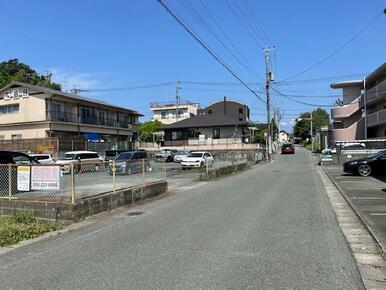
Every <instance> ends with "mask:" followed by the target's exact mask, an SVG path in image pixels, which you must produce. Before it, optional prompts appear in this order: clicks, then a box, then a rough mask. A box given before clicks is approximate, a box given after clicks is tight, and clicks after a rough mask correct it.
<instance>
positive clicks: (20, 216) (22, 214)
mask: <svg viewBox="0 0 386 290" xmlns="http://www.w3.org/2000/svg"><path fill="white" fill-rule="evenodd" d="M12 219H13V220H14V221H15V223H18V224H32V223H34V222H36V218H35V216H34V212H33V211H32V210H18V209H13V213H12Z"/></svg>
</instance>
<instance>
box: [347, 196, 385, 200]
mask: <svg viewBox="0 0 386 290" xmlns="http://www.w3.org/2000/svg"><path fill="white" fill-rule="evenodd" d="M350 199H364V200H366V199H369V200H372V199H374V200H377V199H386V197H360V196H354V197H350Z"/></svg>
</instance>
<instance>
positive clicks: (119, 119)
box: [0, 82, 142, 148]
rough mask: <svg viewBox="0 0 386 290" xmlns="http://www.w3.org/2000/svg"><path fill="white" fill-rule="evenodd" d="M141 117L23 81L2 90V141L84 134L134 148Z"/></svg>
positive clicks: (95, 101)
mask: <svg viewBox="0 0 386 290" xmlns="http://www.w3.org/2000/svg"><path fill="white" fill-rule="evenodd" d="M139 116H142V115H141V114H140V113H138V112H136V111H134V110H130V109H126V108H122V107H118V106H115V105H111V104H107V103H105V102H102V101H98V100H93V99H89V98H85V97H81V96H78V95H73V94H69V93H66V92H62V91H57V90H52V89H48V88H45V87H40V86H35V85H30V84H24V83H20V82H11V83H10V84H9V85H7V86H6V87H4V88H2V89H0V140H15V139H30V138H51V137H57V138H58V139H59V141H60V140H63V141H68V140H71V139H72V138H79V137H83V138H84V139H85V140H89V141H102V142H104V141H105V142H109V143H111V144H115V146H114V147H119V148H131V147H132V144H133V142H134V139H135V138H136V134H137V124H138V118H139Z"/></svg>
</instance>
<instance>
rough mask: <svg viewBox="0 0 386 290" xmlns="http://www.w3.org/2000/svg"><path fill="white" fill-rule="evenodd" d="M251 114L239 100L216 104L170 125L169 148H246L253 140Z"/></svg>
mask: <svg viewBox="0 0 386 290" xmlns="http://www.w3.org/2000/svg"><path fill="white" fill-rule="evenodd" d="M249 114H250V110H249V108H248V106H247V105H246V104H243V103H241V102H239V101H235V100H227V99H226V98H225V97H224V99H223V100H221V101H216V102H214V103H212V104H210V105H208V106H207V107H206V108H205V109H200V110H199V111H198V114H197V115H196V116H192V117H190V118H187V119H185V120H182V121H179V122H176V123H173V124H169V125H166V126H165V127H164V131H165V135H164V145H165V146H195V145H221V144H226V143H230V142H232V143H237V144H242V143H243V142H244V141H246V139H247V138H248V137H249V135H248V132H249V130H248V125H249V123H250V122H249Z"/></svg>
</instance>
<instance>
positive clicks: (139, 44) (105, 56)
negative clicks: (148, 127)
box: [0, 0, 386, 129]
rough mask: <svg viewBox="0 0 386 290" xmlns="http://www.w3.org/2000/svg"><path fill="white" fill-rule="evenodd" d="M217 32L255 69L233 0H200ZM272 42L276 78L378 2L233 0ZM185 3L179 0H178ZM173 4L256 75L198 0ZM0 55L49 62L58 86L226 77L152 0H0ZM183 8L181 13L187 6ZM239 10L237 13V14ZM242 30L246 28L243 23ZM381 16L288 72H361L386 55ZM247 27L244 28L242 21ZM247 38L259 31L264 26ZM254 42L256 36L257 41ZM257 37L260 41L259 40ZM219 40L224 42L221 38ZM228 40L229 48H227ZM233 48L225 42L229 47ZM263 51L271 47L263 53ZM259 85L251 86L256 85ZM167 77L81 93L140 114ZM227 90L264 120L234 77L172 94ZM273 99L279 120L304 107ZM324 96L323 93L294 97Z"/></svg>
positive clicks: (308, 89) (44, 67) (165, 93)
mask: <svg viewBox="0 0 386 290" xmlns="http://www.w3.org/2000/svg"><path fill="white" fill-rule="evenodd" d="M203 1H204V2H205V4H206V6H207V8H208V9H209V11H210V12H211V13H212V15H213V16H214V18H215V19H216V21H217V22H218V23H219V24H220V26H221V27H222V29H223V31H225V32H226V34H227V35H228V36H229V38H230V39H231V41H232V42H233V44H234V45H235V46H236V47H237V49H238V50H239V52H240V53H241V54H242V55H243V57H244V58H245V59H246V60H247V61H248V63H249V65H250V66H252V67H253V69H254V70H255V71H256V72H257V73H258V74H259V75H260V77H262V76H264V58H263V52H262V49H261V47H259V46H258V44H256V41H254V39H253V38H252V36H251V35H250V34H248V32H247V31H246V29H245V27H244V26H243V25H242V24H241V23H240V22H239V21H238V19H237V18H236V16H235V15H234V14H233V12H232V11H231V9H230V7H229V5H228V4H227V3H230V6H231V7H233V10H234V11H236V12H237V13H240V11H239V10H237V6H235V1H234V0H227V1H225V0H224V1H220V0H211V1H208V0H203ZM245 1H247V2H248V4H249V6H250V7H251V8H252V11H253V13H254V15H255V17H256V19H258V21H259V23H260V25H261V26H262V27H263V29H264V31H265V33H266V34H267V35H268V38H269V39H270V41H271V42H272V43H273V44H275V45H276V46H277V49H276V63H277V65H275V66H274V69H275V73H276V78H277V80H278V81H280V80H283V79H285V78H287V77H289V76H292V75H294V74H296V73H298V72H299V71H302V70H304V69H305V68H307V67H308V66H310V65H311V64H313V63H315V62H316V61H318V60H320V59H321V58H323V57H325V56H326V55H328V54H329V53H331V52H332V51H334V50H335V49H336V48H338V47H340V46H341V45H342V44H344V43H345V42H346V41H347V40H348V39H350V38H351V37H352V36H353V35H354V34H355V33H357V32H358V31H359V30H361V29H362V28H363V27H364V26H365V25H366V24H367V23H368V22H369V21H370V20H371V19H372V18H374V17H375V16H376V15H377V14H378V13H380V12H381V11H382V10H383V9H384V8H385V7H384V6H385V5H384V4H385V2H384V1H381V0H372V1H359V0H340V1H336V0H323V1H321V0H320V1H309V0H299V1H288V0H278V1H257V0H239V1H238V2H237V3H238V4H239V7H241V9H242V11H243V12H244V13H245V14H244V15H245V16H246V17H245V18H243V19H244V21H245V19H248V20H249V22H250V23H254V21H255V20H254V18H253V16H252V14H248V13H250V11H249V10H247V5H246V2H245ZM187 3H188V4H187ZM168 4H169V5H171V6H172V7H173V8H174V9H175V10H176V11H177V13H178V14H179V15H180V16H181V17H183V19H184V20H185V21H186V23H188V24H189V25H190V26H191V27H192V28H193V29H194V30H195V31H196V32H198V33H199V34H200V36H202V38H203V39H204V40H205V41H206V42H207V43H208V44H209V45H210V46H211V47H212V48H213V49H214V50H215V51H216V52H218V54H219V55H220V56H221V57H222V58H223V59H224V61H225V62H226V63H227V64H229V65H231V66H232V67H233V68H234V70H235V71H236V72H237V73H238V74H239V75H240V76H242V78H243V79H244V80H245V81H247V82H260V81H261V80H260V79H259V78H258V77H257V76H256V74H254V73H252V72H250V71H248V70H245V69H243V67H239V66H238V65H237V63H236V62H235V61H234V59H233V58H232V56H231V55H229V54H227V53H226V52H224V50H223V49H222V46H221V45H220V44H219V43H218V42H216V39H215V38H214V37H213V36H212V35H211V34H209V33H208V32H207V30H205V29H204V28H203V27H202V26H201V25H200V23H202V22H200V23H197V22H195V19H196V18H195V17H194V15H195V14H194V12H192V11H191V10H189V9H191V8H189V4H190V5H192V6H193V7H194V9H196V11H198V13H199V14H200V15H201V17H202V18H203V19H204V20H205V21H206V22H207V23H208V24H209V25H210V27H211V28H210V29H212V30H213V31H214V32H215V35H216V36H217V37H220V38H221V39H222V41H225V42H226V41H227V40H226V39H225V38H224V36H223V35H222V34H221V31H220V30H218V28H217V26H216V25H215V23H214V22H213V21H212V19H211V18H210V16H209V15H208V14H207V13H206V11H205V7H204V6H203V5H202V3H201V2H200V0H169V1H168ZM0 7H1V10H2V11H8V12H7V13H2V17H0V27H1V28H2V29H0V61H3V60H8V59H10V58H19V59H20V61H22V62H24V63H27V64H29V65H30V66H31V67H33V68H35V69H37V70H38V71H39V72H41V73H44V72H45V71H51V72H53V73H54V75H55V79H56V80H57V81H60V82H61V83H62V84H63V87H64V89H72V88H73V87H77V88H85V89H96V88H116V87H130V86H138V85H146V84H155V83H163V82H174V81H176V80H183V81H197V82H200V81H201V82H235V80H234V79H233V77H232V76H230V74H229V73H228V72H227V71H225V70H224V68H223V67H222V66H220V65H219V64H218V63H217V62H215V61H214V60H213V59H212V58H211V57H210V56H209V55H208V53H206V52H205V51H204V50H203V49H202V48H201V47H200V46H199V45H198V44H197V43H196V42H195V41H194V40H193V39H192V38H191V37H190V36H189V35H188V34H187V33H186V32H185V31H183V30H182V28H181V27H180V26H178V25H177V23H176V22H175V21H174V20H173V19H172V18H171V17H170V16H169V15H168V14H167V13H166V12H165V11H164V10H163V9H162V8H161V6H160V5H159V4H157V2H156V1H155V0H137V1H135V0H130V1H123V0H114V1H95V0H94V1H91V0H84V1H75V0H67V1H48V0H47V1H46V0H37V1H19V0H12V1H11V0H0ZM189 12H190V13H189ZM239 16H241V14H239ZM244 25H246V27H248V29H252V28H251V27H250V26H248V23H247V22H245V24H244ZM385 27H386V15H381V17H379V18H378V19H377V21H375V22H374V23H373V24H372V25H371V26H370V27H369V29H367V30H366V31H365V32H364V33H362V34H361V35H360V36H359V37H358V38H357V39H356V40H354V41H353V42H352V43H351V44H350V45H348V46H347V47H346V48H345V49H344V50H342V51H341V52H339V53H338V54H336V55H335V56H334V57H332V58H330V59H329V60H327V61H325V62H324V63H322V64H321V65H319V66H317V67H315V68H314V69H312V70H310V71H309V72H307V73H305V74H303V75H301V76H298V77H297V78H296V79H294V80H304V79H314V78H321V77H331V76H340V75H351V74H358V76H355V77H353V78H354V79H356V78H361V76H360V75H361V74H365V73H367V72H371V71H372V70H374V69H375V68H376V67H377V66H379V65H380V64H381V63H383V62H384V61H385V60H386V59H385V56H386V37H385V36H386V35H385V31H386V29H385ZM251 31H252V30H251ZM258 35H259V36H257V34H253V37H256V38H257V37H260V38H262V39H265V38H264V35H263V34H262V33H261V32H260V34H258ZM259 42H261V43H260V45H265V44H266V43H263V42H262V41H260V40H259ZM265 42H267V41H265ZM227 46H228V47H231V46H230V44H229V43H227ZM231 48H232V47H231ZM233 53H234V54H236V52H235V51H233ZM272 59H273V55H272ZM342 79H344V78H342V77H340V78H339V77H338V78H336V79H331V80H328V81H323V82H321V81H320V82H312V83H308V84H291V85H282V86H279V87H277V88H278V89H279V90H280V91H281V92H283V93H285V94H298V95H301V94H303V95H307V96H310V95H323V96H324V95H335V94H338V93H339V92H338V91H334V90H331V89H330V88H329V84H330V83H331V82H334V81H339V80H342ZM261 87H262V86H261V85H256V86H255V87H254V88H255V89H257V90H262V88H261ZM174 92H175V88H174V85H169V86H165V87H159V88H152V89H142V90H131V91H108V92H92V93H86V94H85V96H88V97H93V98H97V99H102V100H105V101H108V102H111V103H115V104H118V105H121V106H126V107H129V108H133V109H137V110H138V111H140V112H142V113H144V114H145V115H146V117H145V118H144V119H143V121H144V120H146V118H149V117H150V111H149V109H148V108H149V103H150V102H153V101H168V100H172V99H173V98H174V96H175V95H174ZM223 96H228V97H229V98H232V99H237V100H240V101H243V102H246V103H247V104H248V105H249V106H250V107H251V108H252V116H251V117H252V119H253V120H260V121H263V120H264V119H265V117H264V115H263V113H264V104H263V103H261V102H259V101H256V97H255V96H253V95H252V94H250V93H248V91H247V90H245V89H244V88H242V87H240V86H231V87H229V86H209V85H201V86H199V85H189V84H184V83H183V84H182V89H181V98H182V99H188V100H191V101H195V102H200V103H201V104H202V105H206V104H209V103H210V102H212V101H213V100H216V99H221V98H223ZM272 98H273V101H272V102H273V103H274V104H275V105H278V106H279V107H280V109H281V110H284V120H283V124H282V125H283V127H284V128H286V129H289V128H290V127H291V124H290V121H291V119H293V118H294V117H295V114H297V113H298V112H302V111H307V110H310V109H311V108H312V107H309V106H305V105H300V104H296V103H293V102H290V101H288V100H286V99H283V98H282V97H280V96H277V95H273V96H272ZM297 100H300V101H303V102H307V103H313V104H323V105H329V104H332V103H333V102H334V98H333V97H324V98H297Z"/></svg>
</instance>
